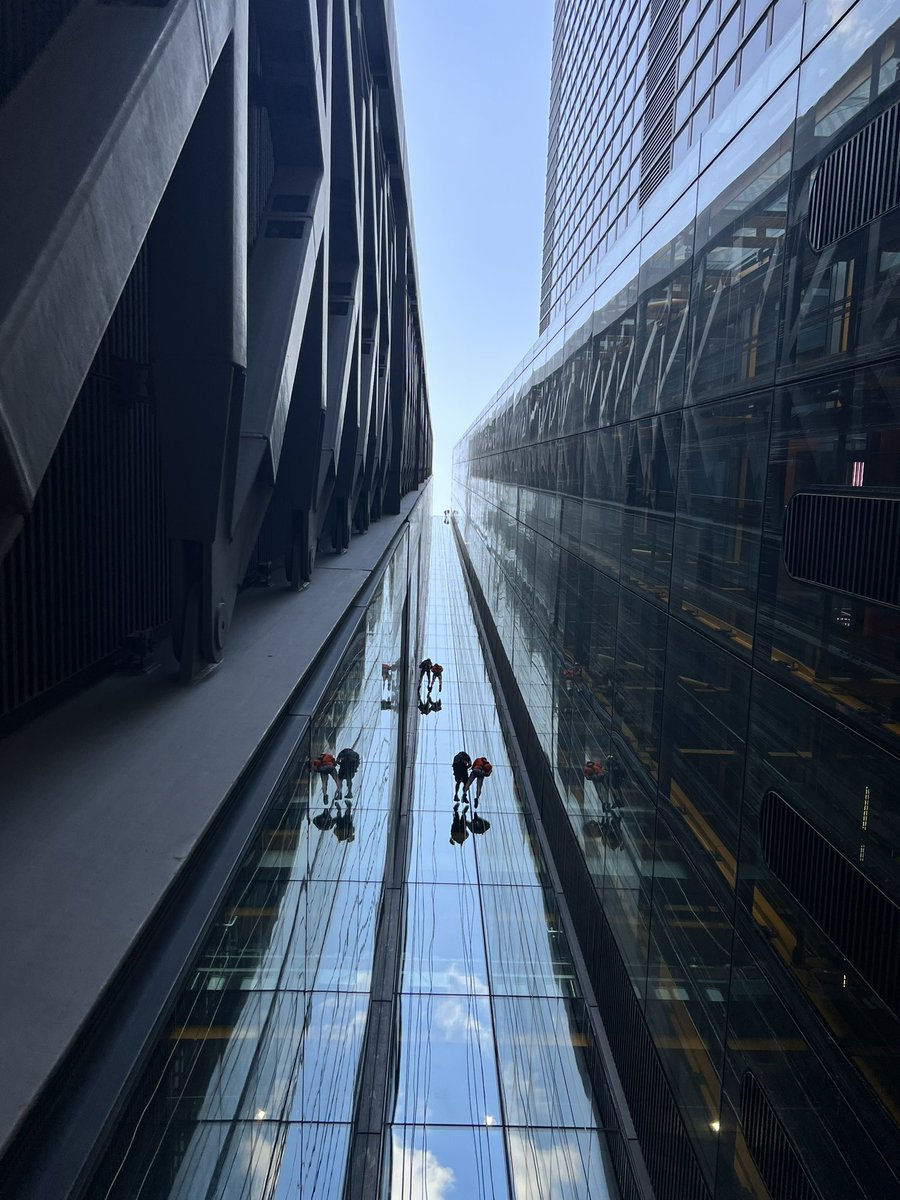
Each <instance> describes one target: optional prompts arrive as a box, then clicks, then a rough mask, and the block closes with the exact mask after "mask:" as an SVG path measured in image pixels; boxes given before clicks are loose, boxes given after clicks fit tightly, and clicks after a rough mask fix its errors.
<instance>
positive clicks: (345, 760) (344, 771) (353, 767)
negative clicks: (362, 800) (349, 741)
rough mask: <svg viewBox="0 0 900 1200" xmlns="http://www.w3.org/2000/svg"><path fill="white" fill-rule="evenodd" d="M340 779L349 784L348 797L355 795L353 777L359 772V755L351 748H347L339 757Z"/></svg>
mask: <svg viewBox="0 0 900 1200" xmlns="http://www.w3.org/2000/svg"><path fill="white" fill-rule="evenodd" d="M337 768H338V779H339V780H340V782H341V783H342V784H343V783H344V782H346V784H347V795H348V797H349V796H352V795H353V776H354V775H355V774H356V772H357V771H358V770H359V755H358V754H357V753H356V751H355V750H352V749H351V748H350V747H349V746H345V747H344V749H343V750H341V751H340V752H339V753H338V756H337Z"/></svg>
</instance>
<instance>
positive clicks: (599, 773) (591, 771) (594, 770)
mask: <svg viewBox="0 0 900 1200" xmlns="http://www.w3.org/2000/svg"><path fill="white" fill-rule="evenodd" d="M582 770H583V772H584V777H585V779H589V780H591V781H592V782H593V783H598V784H599V782H600V780H601V779H602V778H603V776H604V775H605V774H606V771H605V769H604V766H603V763H599V762H597V760H596V759H594V758H589V759H588V760H587V762H586V763H585V764H584V767H583V768H582Z"/></svg>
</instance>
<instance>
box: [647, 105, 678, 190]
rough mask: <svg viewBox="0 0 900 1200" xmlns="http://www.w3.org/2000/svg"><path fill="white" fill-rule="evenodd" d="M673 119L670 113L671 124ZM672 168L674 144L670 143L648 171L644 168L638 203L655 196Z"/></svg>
mask: <svg viewBox="0 0 900 1200" xmlns="http://www.w3.org/2000/svg"><path fill="white" fill-rule="evenodd" d="M672 120H673V118H672V114H671V113H670V114H668V122H670V125H671V122H672ZM641 166H642V168H643V162H642V163H641ZM671 169H672V146H671V145H668V146H666V149H665V151H664V152H662V155H661V156H660V157H659V158H658V160H656V162H655V163H654V164H653V166H652V167H650V168H649V169H648V170H646V172H644V170H643V169H642V172H641V175H642V179H641V191H640V198H638V203H640V204H646V203H647V200H648V199H649V197H650V196H653V193H654V192H655V191H656V188H658V187H659V185H660V184H661V182H662V180H664V179H665V178H666V175H667V174H668V173H670V170H671Z"/></svg>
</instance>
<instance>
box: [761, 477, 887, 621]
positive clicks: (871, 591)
mask: <svg viewBox="0 0 900 1200" xmlns="http://www.w3.org/2000/svg"><path fill="white" fill-rule="evenodd" d="M782 557H783V559H784V566H785V569H786V570H787V573H788V574H789V575H790V576H791V577H792V578H793V579H799V580H801V581H802V582H804V583H815V584H818V585H819V586H820V587H825V588H830V589H832V590H833V591H836V592H844V593H846V594H847V595H850V596H860V597H862V598H863V599H866V600H874V601H876V602H877V603H879V604H891V605H894V606H900V498H898V497H893V496H879V495H874V496H873V495H865V494H861V493H860V490H859V489H857V488H854V489H853V491H852V492H850V491H848V492H844V493H835V492H797V493H796V494H795V495H793V496H792V497H791V499H790V501H789V503H788V506H787V509H786V510H785V516H784V539H783V544H782Z"/></svg>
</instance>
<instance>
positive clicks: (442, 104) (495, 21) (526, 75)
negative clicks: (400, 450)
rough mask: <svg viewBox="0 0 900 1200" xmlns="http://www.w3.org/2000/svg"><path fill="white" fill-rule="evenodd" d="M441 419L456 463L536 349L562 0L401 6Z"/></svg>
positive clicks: (431, 355)
mask: <svg viewBox="0 0 900 1200" xmlns="http://www.w3.org/2000/svg"><path fill="white" fill-rule="evenodd" d="M394 8H395V11H396V21H397V40H398V43H399V52H400V73H401V83H402V89H403V105H404V112H405V118H406V141H407V150H408V157H409V173H410V180H411V187H412V204H413V220H414V222H415V228H416V247H417V254H418V260H419V287H420V291H421V311H422V318H423V326H424V335H425V355H426V360H427V368H428V387H429V393H430V397H431V414H432V420H433V422H434V435H435V452H434V481H435V497H434V503H435V509H436V510H437V511H439V510H441V509H443V508H445V507H446V506H447V505H448V504H449V502H450V499H449V487H450V455H451V451H452V449H453V446H454V444H455V442H456V441H457V439H458V438H459V436H460V435H461V434H462V433H463V432H464V430H465V429H466V427H467V426H468V425H469V423H470V421H471V420H472V419H473V418H474V417H475V416H477V414H478V413H479V412H480V411H481V409H482V408H484V406H485V404H486V403H487V402H488V400H489V399H490V397H491V395H492V394H493V393H494V392H495V391H496V390H497V388H498V387H499V385H500V384H501V383H502V381H503V380H504V379H505V378H506V376H507V375H508V374H509V372H510V371H511V370H512V368H513V367H514V366H515V365H516V363H517V362H518V361H519V359H520V358H521V357H522V355H523V354H524V353H525V351H526V350H527V349H528V347H529V346H530V345H531V344H532V342H534V341H535V340H536V338H537V333H538V307H539V302H540V271H541V248H542V241H543V220H544V175H545V170H546V158H547V107H548V99H549V92H550V55H551V42H552V28H553V0H480V2H479V0H394Z"/></svg>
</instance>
